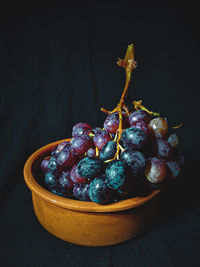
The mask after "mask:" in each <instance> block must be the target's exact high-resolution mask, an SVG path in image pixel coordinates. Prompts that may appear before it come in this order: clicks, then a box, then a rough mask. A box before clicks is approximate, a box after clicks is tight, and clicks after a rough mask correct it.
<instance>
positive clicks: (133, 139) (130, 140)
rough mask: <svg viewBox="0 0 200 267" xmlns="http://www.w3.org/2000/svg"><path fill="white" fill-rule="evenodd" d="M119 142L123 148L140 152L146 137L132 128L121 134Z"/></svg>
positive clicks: (140, 131)
mask: <svg viewBox="0 0 200 267" xmlns="http://www.w3.org/2000/svg"><path fill="white" fill-rule="evenodd" d="M121 141H122V144H123V146H124V147H125V148H132V149H135V150H140V149H142V148H143V147H144V145H145V144H146V143H147V136H146V134H145V133H144V132H143V131H142V130H139V129H135V128H134V127H132V128H128V129H125V130H124V131H123V132H122V136H121Z"/></svg>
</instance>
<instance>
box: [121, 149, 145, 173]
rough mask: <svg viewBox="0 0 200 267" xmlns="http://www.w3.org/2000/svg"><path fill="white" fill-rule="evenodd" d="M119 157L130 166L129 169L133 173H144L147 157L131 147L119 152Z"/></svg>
mask: <svg viewBox="0 0 200 267" xmlns="http://www.w3.org/2000/svg"><path fill="white" fill-rule="evenodd" d="M120 159H121V160H123V161H124V162H125V163H126V164H127V165H128V166H129V167H130V168H131V171H132V173H133V174H134V175H139V174H141V173H144V168H145V166H146V164H147V159H146V158H145V156H144V155H143V154H142V153H141V152H139V151H135V150H132V149H126V150H125V151H124V152H122V153H121V155H120Z"/></svg>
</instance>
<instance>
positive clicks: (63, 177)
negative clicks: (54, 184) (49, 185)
mask: <svg viewBox="0 0 200 267" xmlns="http://www.w3.org/2000/svg"><path fill="white" fill-rule="evenodd" d="M70 171H71V170H65V171H63V172H61V174H60V175H59V177H58V185H59V187H60V188H61V189H65V190H70V189H72V188H73V186H74V183H73V181H72V180H71V178H70Z"/></svg>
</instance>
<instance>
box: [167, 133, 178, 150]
mask: <svg viewBox="0 0 200 267" xmlns="http://www.w3.org/2000/svg"><path fill="white" fill-rule="evenodd" d="M168 142H169V143H170V145H171V146H172V147H176V146H178V145H179V142H180V141H179V137H178V135H177V134H176V133H173V134H170V136H169V137H168Z"/></svg>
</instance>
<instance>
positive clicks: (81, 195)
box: [73, 184, 90, 201]
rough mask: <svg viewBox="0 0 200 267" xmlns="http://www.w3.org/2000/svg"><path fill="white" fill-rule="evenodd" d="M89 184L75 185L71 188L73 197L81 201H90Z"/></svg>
mask: <svg viewBox="0 0 200 267" xmlns="http://www.w3.org/2000/svg"><path fill="white" fill-rule="evenodd" d="M89 188H90V185H89V184H75V185H74V188H73V194H74V197H75V198H77V199H79V200H81V201H90V197H89Z"/></svg>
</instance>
